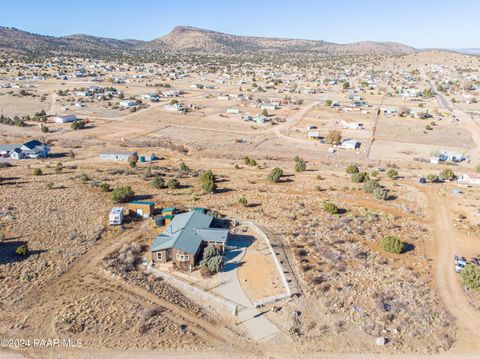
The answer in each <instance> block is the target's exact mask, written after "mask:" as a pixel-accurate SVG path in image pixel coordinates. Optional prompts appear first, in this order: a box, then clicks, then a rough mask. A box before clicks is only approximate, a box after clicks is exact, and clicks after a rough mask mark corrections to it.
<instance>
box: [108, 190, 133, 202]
mask: <svg viewBox="0 0 480 359" xmlns="http://www.w3.org/2000/svg"><path fill="white" fill-rule="evenodd" d="M134 197H135V192H133V190H132V187H130V186H120V187H117V188H114V189H113V191H112V200H113V201H114V202H115V203H125V202H129V201H131V200H132V199H133V198H134Z"/></svg>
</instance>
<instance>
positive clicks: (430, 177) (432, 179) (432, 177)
mask: <svg viewBox="0 0 480 359" xmlns="http://www.w3.org/2000/svg"><path fill="white" fill-rule="evenodd" d="M427 181H428V182H436V181H438V176H437V175H435V174H433V173H430V174H428V175H427Z"/></svg>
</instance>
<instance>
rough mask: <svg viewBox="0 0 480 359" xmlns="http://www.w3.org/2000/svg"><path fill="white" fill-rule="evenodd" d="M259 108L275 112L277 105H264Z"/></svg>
mask: <svg viewBox="0 0 480 359" xmlns="http://www.w3.org/2000/svg"><path fill="white" fill-rule="evenodd" d="M260 108H261V109H262V110H276V109H278V105H277V104H273V103H264V104H263V105H261V106H260Z"/></svg>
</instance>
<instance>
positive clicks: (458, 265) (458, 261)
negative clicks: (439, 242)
mask: <svg viewBox="0 0 480 359" xmlns="http://www.w3.org/2000/svg"><path fill="white" fill-rule="evenodd" d="M466 265H467V260H466V259H465V257H460V256H455V272H457V273H460V272H461V271H462V269H463V267H465V266H466Z"/></svg>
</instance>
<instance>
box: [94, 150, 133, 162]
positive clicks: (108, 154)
mask: <svg viewBox="0 0 480 359" xmlns="http://www.w3.org/2000/svg"><path fill="white" fill-rule="evenodd" d="M136 155H137V152H126V151H104V152H101V153H100V159H101V160H108V161H128V159H129V158H130V156H136Z"/></svg>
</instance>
